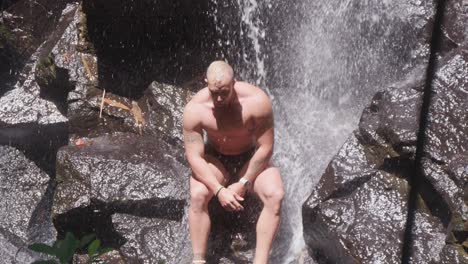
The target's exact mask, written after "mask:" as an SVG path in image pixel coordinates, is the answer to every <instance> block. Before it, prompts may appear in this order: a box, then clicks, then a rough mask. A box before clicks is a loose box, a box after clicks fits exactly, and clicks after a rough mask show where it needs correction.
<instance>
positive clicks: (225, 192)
mask: <svg viewBox="0 0 468 264" xmlns="http://www.w3.org/2000/svg"><path fill="white" fill-rule="evenodd" d="M245 192H246V187H245V186H244V184H242V183H240V182H235V183H233V184H231V185H229V186H228V187H226V188H222V189H221V190H220V191H219V192H218V201H219V203H220V204H221V206H222V207H223V208H224V209H225V210H227V211H242V210H244V207H243V206H242V204H241V202H242V201H244V195H245Z"/></svg>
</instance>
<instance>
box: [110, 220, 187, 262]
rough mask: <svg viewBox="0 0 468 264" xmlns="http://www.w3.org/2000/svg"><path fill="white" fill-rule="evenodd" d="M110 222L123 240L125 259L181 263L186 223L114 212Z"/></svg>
mask: <svg viewBox="0 0 468 264" xmlns="http://www.w3.org/2000/svg"><path fill="white" fill-rule="evenodd" d="M112 223H113V225H114V226H115V228H116V231H117V232H119V233H120V234H122V236H123V237H125V239H126V243H125V244H124V245H123V246H122V247H121V248H120V252H121V253H122V255H124V258H125V260H126V261H127V262H128V263H159V262H160V261H165V263H184V260H185V262H188V261H189V259H190V257H189V256H190V255H191V251H188V252H184V250H185V251H187V249H188V248H187V247H186V243H187V242H188V232H187V223H183V224H182V222H181V221H174V220H168V219H163V218H143V217H136V216H132V215H127V214H115V215H113V216H112Z"/></svg>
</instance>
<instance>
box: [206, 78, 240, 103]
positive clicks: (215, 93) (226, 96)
mask: <svg viewBox="0 0 468 264" xmlns="http://www.w3.org/2000/svg"><path fill="white" fill-rule="evenodd" d="M208 89H209V90H210V94H211V98H212V99H213V104H214V106H215V108H224V107H226V106H227V105H228V104H229V103H230V101H231V98H232V91H233V90H234V81H233V80H215V81H213V82H208Z"/></svg>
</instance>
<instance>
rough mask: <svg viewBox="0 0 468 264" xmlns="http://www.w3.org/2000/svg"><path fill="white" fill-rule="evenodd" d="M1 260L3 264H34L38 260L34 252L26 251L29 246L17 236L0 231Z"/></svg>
mask: <svg viewBox="0 0 468 264" xmlns="http://www.w3.org/2000/svg"><path fill="white" fill-rule="evenodd" d="M0 245H1V247H0V258H2V263H32V262H34V261H35V260H36V259H37V256H35V255H34V253H33V252H31V251H29V250H27V249H24V248H25V247H26V246H27V245H26V244H25V243H24V242H21V239H19V238H18V237H16V236H14V235H13V236H8V234H5V232H4V231H3V230H2V231H0Z"/></svg>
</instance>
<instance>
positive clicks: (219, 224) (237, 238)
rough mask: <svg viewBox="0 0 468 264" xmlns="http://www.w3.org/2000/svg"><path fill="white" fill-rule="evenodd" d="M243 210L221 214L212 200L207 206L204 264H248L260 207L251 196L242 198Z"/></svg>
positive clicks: (258, 201) (223, 211)
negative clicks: (208, 219)
mask: <svg viewBox="0 0 468 264" xmlns="http://www.w3.org/2000/svg"><path fill="white" fill-rule="evenodd" d="M243 204H244V210H243V211H241V212H227V211H225V210H224V209H223V208H222V207H221V205H220V204H219V202H218V201H217V200H216V199H212V200H211V201H210V203H209V205H208V209H209V213H210V218H211V232H210V237H209V240H208V251H207V254H206V258H207V262H208V263H236V264H237V263H239V264H241V263H251V262H252V261H253V257H254V249H255V241H256V240H255V236H256V232H255V230H256V224H257V220H258V217H259V216H260V212H261V210H262V208H263V206H262V203H261V201H260V200H259V199H258V198H257V197H256V196H254V195H249V194H248V195H246V196H245V200H244V203H243Z"/></svg>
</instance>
